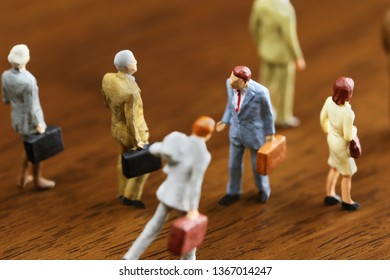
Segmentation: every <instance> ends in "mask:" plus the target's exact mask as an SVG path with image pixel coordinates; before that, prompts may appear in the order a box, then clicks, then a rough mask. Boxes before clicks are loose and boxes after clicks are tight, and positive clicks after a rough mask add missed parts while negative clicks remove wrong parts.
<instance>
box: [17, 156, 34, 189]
mask: <svg viewBox="0 0 390 280" xmlns="http://www.w3.org/2000/svg"><path fill="white" fill-rule="evenodd" d="M30 166H31V164H30V163H29V161H28V159H27V156H26V153H25V152H23V155H22V170H21V171H20V174H19V177H18V186H19V188H21V189H24V187H25V186H26V185H27V184H28V183H29V182H32V180H33V177H32V176H31V175H30V174H29V171H30Z"/></svg>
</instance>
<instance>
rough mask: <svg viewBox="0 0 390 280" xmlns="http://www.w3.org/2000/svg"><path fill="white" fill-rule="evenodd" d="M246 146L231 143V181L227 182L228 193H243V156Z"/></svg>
mask: <svg viewBox="0 0 390 280" xmlns="http://www.w3.org/2000/svg"><path fill="white" fill-rule="evenodd" d="M244 151H245V147H244V146H242V145H241V146H236V145H234V144H232V143H230V151H229V152H230V157H229V176H230V178H229V182H228V184H227V194H229V195H236V194H241V192H242V187H241V176H242V170H243V162H242V157H243V155H244Z"/></svg>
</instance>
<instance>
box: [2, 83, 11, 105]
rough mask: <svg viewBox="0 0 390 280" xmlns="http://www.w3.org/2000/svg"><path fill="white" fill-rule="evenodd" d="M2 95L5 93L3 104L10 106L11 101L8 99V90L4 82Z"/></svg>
mask: <svg viewBox="0 0 390 280" xmlns="http://www.w3.org/2000/svg"><path fill="white" fill-rule="evenodd" d="M2 85H3V86H2V93H3V103H4V104H9V103H10V100H9V98H8V92H7V89H6V88H5V87H4V81H2Z"/></svg>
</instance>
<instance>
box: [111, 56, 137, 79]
mask: <svg viewBox="0 0 390 280" xmlns="http://www.w3.org/2000/svg"><path fill="white" fill-rule="evenodd" d="M114 64H115V67H116V69H118V71H120V72H123V73H125V74H129V75H132V74H134V73H135V72H137V60H136V59H135V57H134V55H133V53H132V52H131V51H129V50H123V51H120V52H118V53H117V54H116V55H115V58H114Z"/></svg>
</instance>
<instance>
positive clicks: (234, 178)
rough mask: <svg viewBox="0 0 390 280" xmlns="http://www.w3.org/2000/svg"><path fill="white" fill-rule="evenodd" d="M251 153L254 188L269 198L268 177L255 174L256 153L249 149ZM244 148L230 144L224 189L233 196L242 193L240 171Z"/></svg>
mask: <svg viewBox="0 0 390 280" xmlns="http://www.w3.org/2000/svg"><path fill="white" fill-rule="evenodd" d="M249 150H250V151H251V163H252V172H253V177H254V179H255V184H256V187H257V189H258V190H259V191H263V192H265V193H266V194H267V196H269V195H270V194H271V188H270V185H269V179H268V176H263V175H260V174H258V173H256V153H257V150H253V149H249ZM244 152H245V147H244V146H242V145H239V146H237V145H233V144H232V143H230V151H229V153H230V157H229V177H230V178H229V182H228V184H227V187H226V192H227V194H230V195H235V194H241V193H242V186H241V185H242V182H241V177H242V171H243V163H242V161H243V156H244Z"/></svg>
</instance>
